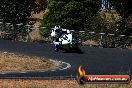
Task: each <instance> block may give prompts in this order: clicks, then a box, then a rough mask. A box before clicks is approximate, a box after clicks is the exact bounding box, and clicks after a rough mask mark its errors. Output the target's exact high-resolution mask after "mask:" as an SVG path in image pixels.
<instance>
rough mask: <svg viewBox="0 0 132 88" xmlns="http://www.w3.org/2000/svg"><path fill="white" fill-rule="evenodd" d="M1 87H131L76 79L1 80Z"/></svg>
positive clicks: (129, 85)
mask: <svg viewBox="0 0 132 88" xmlns="http://www.w3.org/2000/svg"><path fill="white" fill-rule="evenodd" d="M0 87H1V88H131V87H132V82H130V84H85V85H79V84H77V82H76V80H10V79H9V80H8V79H5V80H2V79H1V80H0Z"/></svg>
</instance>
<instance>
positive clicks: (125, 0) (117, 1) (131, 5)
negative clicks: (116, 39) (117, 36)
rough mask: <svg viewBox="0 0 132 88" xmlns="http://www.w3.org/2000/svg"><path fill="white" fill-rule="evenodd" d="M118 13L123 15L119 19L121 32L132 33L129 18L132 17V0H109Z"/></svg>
mask: <svg viewBox="0 0 132 88" xmlns="http://www.w3.org/2000/svg"><path fill="white" fill-rule="evenodd" d="M109 1H110V2H111V4H112V5H113V7H114V9H115V10H116V11H117V13H118V14H119V15H120V16H121V17H122V19H121V20H120V21H119V29H120V31H121V32H120V33H122V34H126V35H132V28H130V27H129V25H130V24H129V23H128V22H129V19H130V17H132V0H109Z"/></svg>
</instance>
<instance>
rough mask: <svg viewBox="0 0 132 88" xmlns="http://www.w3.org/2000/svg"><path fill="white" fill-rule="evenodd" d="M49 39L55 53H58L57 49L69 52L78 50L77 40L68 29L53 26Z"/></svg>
mask: <svg viewBox="0 0 132 88" xmlns="http://www.w3.org/2000/svg"><path fill="white" fill-rule="evenodd" d="M51 37H52V42H53V45H54V50H55V51H56V52H58V51H59V49H61V50H66V51H71V50H73V49H77V48H78V42H77V39H76V37H75V36H73V33H72V32H71V31H70V30H69V29H63V28H61V27H60V26H55V27H54V28H52V32H51Z"/></svg>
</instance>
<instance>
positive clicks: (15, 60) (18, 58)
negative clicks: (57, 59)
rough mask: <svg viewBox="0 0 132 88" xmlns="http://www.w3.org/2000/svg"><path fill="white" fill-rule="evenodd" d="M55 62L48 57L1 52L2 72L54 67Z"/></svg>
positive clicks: (0, 66)
mask: <svg viewBox="0 0 132 88" xmlns="http://www.w3.org/2000/svg"><path fill="white" fill-rule="evenodd" d="M54 66H55V64H54V63H53V62H52V61H50V60H49V59H47V58H43V57H36V56H26V55H15V54H14V53H7V52H4V53H2V52H1V53H0V72H7V71H27V70H40V69H48V68H52V67H54Z"/></svg>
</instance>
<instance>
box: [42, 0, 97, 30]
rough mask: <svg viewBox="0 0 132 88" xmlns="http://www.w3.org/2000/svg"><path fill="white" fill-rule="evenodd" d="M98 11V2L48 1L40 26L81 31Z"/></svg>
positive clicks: (92, 0)
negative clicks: (58, 26) (55, 26)
mask: <svg viewBox="0 0 132 88" xmlns="http://www.w3.org/2000/svg"><path fill="white" fill-rule="evenodd" d="M98 10H99V0H81V1H80V0H49V3H48V11H47V13H46V14H45V15H44V17H43V21H42V22H41V23H42V26H48V27H52V26H54V25H60V26H62V27H63V28H68V29H71V30H72V29H74V30H83V29H84V28H87V24H88V23H89V22H90V20H91V19H92V18H93V17H94V16H96V14H97V12H98Z"/></svg>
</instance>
